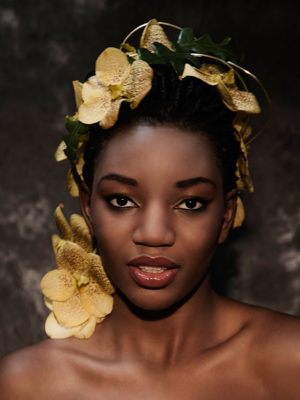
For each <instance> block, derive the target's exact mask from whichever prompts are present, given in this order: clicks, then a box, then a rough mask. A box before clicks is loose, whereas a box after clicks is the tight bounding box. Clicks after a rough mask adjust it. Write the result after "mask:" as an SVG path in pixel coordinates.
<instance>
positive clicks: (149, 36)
mask: <svg viewBox="0 0 300 400" xmlns="http://www.w3.org/2000/svg"><path fill="white" fill-rule="evenodd" d="M154 42H158V43H161V44H163V45H164V46H166V47H168V49H170V50H173V48H172V46H171V43H170V42H169V39H168V37H167V35H166V34H165V32H164V30H163V28H162V27H161V26H160V25H159V24H158V22H157V20H156V19H152V20H151V21H149V22H148V24H147V25H146V27H145V28H144V31H143V33H142V36H141V40H140V47H144V48H146V49H148V50H149V51H151V52H153V48H152V43H154Z"/></svg>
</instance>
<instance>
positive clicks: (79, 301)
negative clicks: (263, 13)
mask: <svg viewBox="0 0 300 400" xmlns="http://www.w3.org/2000/svg"><path fill="white" fill-rule="evenodd" d="M161 25H167V26H171V27H173V28H176V29H179V30H180V34H179V37H178V40H177V42H172V41H170V40H169V39H168V37H167V36H166V34H165V32H164V30H163V28H162V26H161ZM143 27H144V30H143V33H142V36H141V38H140V48H138V49H135V48H134V47H132V46H130V45H129V44H128V42H127V41H128V39H129V38H130V36H131V35H132V34H133V33H134V32H136V31H137V30H139V29H140V28H143ZM229 42H230V38H226V39H224V40H223V41H222V42H221V43H219V44H217V43H214V42H213V41H212V39H211V38H210V36H209V35H204V36H202V37H200V38H199V39H195V38H194V36H193V33H192V30H191V29H190V28H184V29H180V28H178V27H177V26H175V25H171V24H167V23H161V22H160V23H159V22H157V21H156V20H155V19H153V20H151V21H150V22H149V23H147V24H144V25H141V26H139V27H137V28H136V29H134V30H133V31H132V32H131V33H130V34H129V35H128V36H127V37H126V39H125V40H124V42H123V43H122V44H121V49H117V48H113V47H109V48H107V49H105V50H104V51H103V52H102V53H101V54H100V55H99V57H98V58H97V61H96V68H95V75H93V76H91V77H89V78H88V79H87V80H86V81H85V82H84V83H81V82H79V81H74V82H73V87H74V91H75V100H76V105H77V112H76V113H75V115H73V116H72V117H70V116H67V117H66V128H67V133H65V134H63V141H62V142H61V143H60V145H59V146H58V149H57V151H56V153H55V157H56V160H57V161H61V160H64V159H66V158H68V159H69V161H70V163H71V168H70V170H69V171H68V177H67V186H68V189H69V192H70V194H71V195H73V196H77V195H78V193H79V189H78V187H80V186H81V184H82V181H83V177H82V170H83V165H84V159H83V156H84V151H85V145H86V143H87V141H88V139H89V129H90V128H89V127H90V125H92V124H96V123H98V124H99V125H100V127H101V128H102V129H104V130H105V129H109V128H111V127H113V126H114V125H115V123H116V122H117V120H118V116H119V110H120V107H121V104H122V103H123V102H127V103H129V106H130V108H131V109H135V108H136V107H138V106H139V104H140V102H141V101H142V100H143V99H144V98H145V96H147V94H148V92H149V91H150V90H151V87H152V78H153V69H152V67H151V65H153V64H170V65H171V66H172V67H173V68H174V70H175V71H176V73H177V75H178V79H185V78H186V77H194V78H196V79H200V80H201V81H202V82H204V83H206V84H207V85H210V86H215V87H216V88H217V90H218V92H219V94H220V97H221V99H222V102H223V103H224V105H225V106H226V107H227V108H228V109H229V110H231V111H234V112H235V113H236V116H235V118H234V122H233V133H234V135H235V137H236V139H237V141H238V142H239V143H240V149H241V152H240V156H239V159H238V161H237V169H236V174H237V177H238V183H237V184H238V189H239V190H242V189H244V188H245V187H248V188H249V189H250V190H251V191H252V190H253V185H252V181H251V178H250V174H249V169H248V158H247V154H248V150H249V145H250V142H251V141H252V140H253V139H254V138H255V137H256V136H257V134H256V135H253V134H252V131H251V127H250V125H249V116H250V115H251V114H258V113H260V107H259V105H258V102H257V100H256V97H255V96H254V94H252V93H251V92H249V91H248V89H247V86H246V84H245V82H244V80H243V79H242V77H241V75H240V73H239V72H240V71H242V72H244V73H246V74H248V75H250V76H251V77H252V78H254V79H255V80H256V82H257V83H258V84H259V85H260V86H261V88H262V89H263V92H264V94H265V96H266V98H267V100H269V97H268V94H267V93H266V91H265V89H264V88H263V86H262V85H261V84H260V82H259V81H258V80H257V78H256V77H255V76H254V75H252V74H251V73H250V72H248V71H246V70H244V69H243V68H241V67H240V66H238V65H237V64H235V63H233V62H232V61H228V60H234V57H233V55H232V54H231V52H230V50H229ZM203 60H204V61H203ZM259 133H260V132H258V134H259ZM243 219H244V209H243V205H242V202H241V200H240V198H238V206H237V211H236V217H235V221H234V227H237V226H240V225H241V224H242V221H243ZM55 220H56V224H57V228H58V230H59V233H60V236H58V235H53V237H52V243H53V248H54V253H55V257H56V262H57V269H54V270H52V271H50V272H48V273H47V274H46V275H45V276H44V277H43V279H42V281H41V289H42V292H43V294H44V296H45V304H46V306H47V307H48V308H49V309H50V311H51V312H50V314H49V316H48V318H47V320H46V324H45V330H46V333H47V334H48V336H50V337H51V338H57V339H59V338H66V337H70V336H75V337H77V338H80V339H82V338H89V337H90V336H91V335H92V334H93V332H94V330H95V327H96V324H97V323H100V322H102V321H103V320H104V319H105V317H106V316H107V315H108V314H109V313H110V312H111V311H112V307H113V297H112V294H113V292H114V287H113V286H112V284H111V283H110V281H109V279H108V277H107V276H106V274H105V270H104V268H103V266H102V262H101V258H100V256H99V255H98V254H97V253H96V251H95V250H93V248H92V239H91V236H90V234H89V230H88V227H87V225H86V223H85V221H84V219H83V217H82V216H80V215H77V214H73V215H71V217H70V223H68V222H67V220H66V218H65V216H64V215H63V212H62V205H59V206H58V207H57V208H56V210H55Z"/></svg>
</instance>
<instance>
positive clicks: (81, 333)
mask: <svg viewBox="0 0 300 400" xmlns="http://www.w3.org/2000/svg"><path fill="white" fill-rule="evenodd" d="M96 324H97V319H96V317H94V316H93V315H92V316H91V317H90V318H89V319H88V320H87V321H86V322H85V323H84V324H82V325H81V326H80V328H79V327H75V328H72V334H73V336H75V337H76V338H77V339H88V338H89V337H91V336H92V334H93V333H94V332H95V328H96Z"/></svg>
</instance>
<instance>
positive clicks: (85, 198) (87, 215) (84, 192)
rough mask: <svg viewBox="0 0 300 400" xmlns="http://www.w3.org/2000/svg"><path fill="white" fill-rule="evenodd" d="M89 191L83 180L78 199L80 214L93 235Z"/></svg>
mask: <svg viewBox="0 0 300 400" xmlns="http://www.w3.org/2000/svg"><path fill="white" fill-rule="evenodd" d="M90 199H91V192H90V189H89V188H88V186H87V185H86V184H85V183H84V182H83V183H82V185H81V187H80V189H79V200H80V207H81V212H82V215H83V217H84V219H85V222H86V224H87V226H88V227H89V230H90V233H91V235H92V236H93V235H94V229H93V224H92V219H91V207H90Z"/></svg>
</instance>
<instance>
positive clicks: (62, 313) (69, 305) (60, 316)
mask: <svg viewBox="0 0 300 400" xmlns="http://www.w3.org/2000/svg"><path fill="white" fill-rule="evenodd" d="M53 313H54V315H55V318H56V319H57V321H58V323H59V324H60V325H62V326H64V327H66V328H70V327H74V326H77V325H81V324H83V323H84V322H85V321H87V320H88V319H89V317H90V315H89V313H88V312H87V311H86V309H85V308H84V307H83V305H82V303H81V300H80V295H79V292H78V291H77V292H76V293H75V294H74V295H73V296H72V297H70V298H69V299H68V300H66V301H53Z"/></svg>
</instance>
